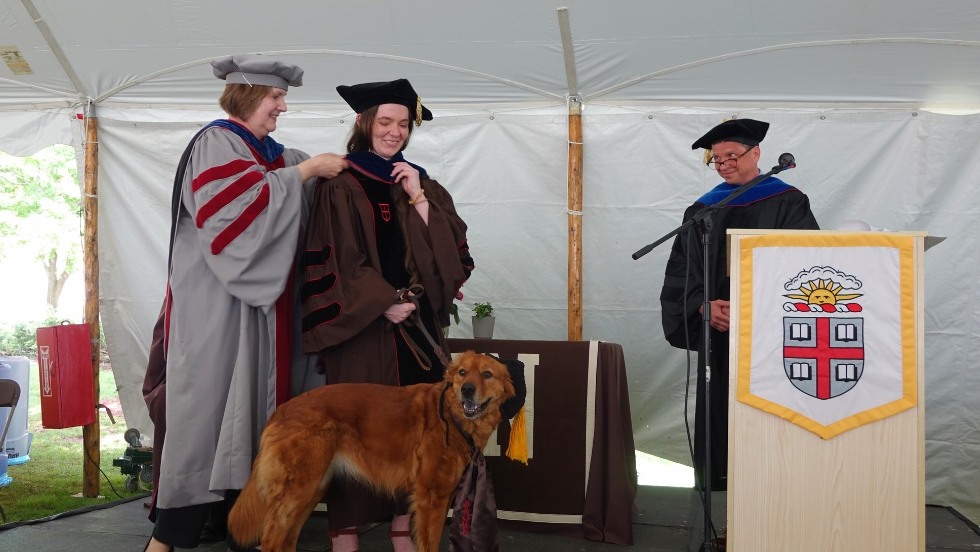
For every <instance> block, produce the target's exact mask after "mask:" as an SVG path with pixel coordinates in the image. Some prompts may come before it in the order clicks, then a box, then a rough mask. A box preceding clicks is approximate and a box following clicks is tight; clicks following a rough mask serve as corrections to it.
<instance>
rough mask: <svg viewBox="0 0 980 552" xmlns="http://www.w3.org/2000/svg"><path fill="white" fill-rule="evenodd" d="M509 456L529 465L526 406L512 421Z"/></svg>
mask: <svg viewBox="0 0 980 552" xmlns="http://www.w3.org/2000/svg"><path fill="white" fill-rule="evenodd" d="M507 458H510V459H511V460H516V461H518V462H521V463H523V464H524V465H525V466H526V465H527V424H526V422H525V421H524V408H523V407H522V408H521V410H520V411H519V412H518V413H517V415H516V416H514V419H513V420H512V421H511V423H510V442H509V443H507Z"/></svg>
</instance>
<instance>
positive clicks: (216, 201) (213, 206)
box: [194, 170, 264, 228]
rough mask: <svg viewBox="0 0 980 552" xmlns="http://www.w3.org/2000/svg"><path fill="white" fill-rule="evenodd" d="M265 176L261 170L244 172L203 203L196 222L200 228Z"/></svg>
mask: <svg viewBox="0 0 980 552" xmlns="http://www.w3.org/2000/svg"><path fill="white" fill-rule="evenodd" d="M202 174H203V173H202ZM263 176H264V175H263V174H262V173H261V172H260V171H257V170H256V171H250V172H247V173H245V174H243V175H242V177H241V178H239V179H238V180H236V181H234V182H232V183H231V184H229V185H228V186H225V189H223V190H221V191H220V192H218V193H217V194H215V196H214V197H212V198H211V199H210V200H208V202H207V203H205V204H204V205H201V208H200V209H198V210H197V217H195V219H194V223H195V224H196V225H197V227H198V228H201V227H202V226H204V221H206V220H208V219H209V218H211V217H212V216H214V214H215V213H217V212H218V211H220V210H221V209H223V208H225V207H226V206H227V205H229V204H230V203H232V202H233V201H235V200H237V199H238V198H239V197H241V196H242V194H244V193H245V192H247V191H249V190H250V189H251V188H252V186H254V185H255V184H256V183H257V182H260V181H261V180H262V178H263Z"/></svg>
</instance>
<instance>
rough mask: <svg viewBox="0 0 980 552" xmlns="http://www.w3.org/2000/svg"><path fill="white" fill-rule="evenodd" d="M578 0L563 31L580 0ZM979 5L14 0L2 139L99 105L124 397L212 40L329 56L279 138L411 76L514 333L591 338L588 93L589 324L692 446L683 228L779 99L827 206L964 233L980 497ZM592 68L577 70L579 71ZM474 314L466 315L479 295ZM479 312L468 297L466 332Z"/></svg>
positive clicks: (660, 435) (1, 98)
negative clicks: (688, 210)
mask: <svg viewBox="0 0 980 552" xmlns="http://www.w3.org/2000/svg"><path fill="white" fill-rule="evenodd" d="M562 7H567V12H566V13H567V15H568V20H569V21H570V25H569V31H570V33H569V34H568V35H567V36H566V38H565V39H564V40H563V37H562V32H561V30H560V28H559V8H562ZM978 46H980V5H977V4H976V3H975V2H973V1H971V0H949V1H945V2H941V3H923V2H915V1H911V0H894V1H889V2H885V1H883V0H857V1H854V0H848V1H844V0H830V1H827V2H803V1H800V0H788V1H782V2H766V1H762V0H748V1H746V2H742V3H736V4H732V3H725V2H717V1H709V2H700V3H696V4H684V3H677V2H664V1H650V2H589V1H582V0H573V1H569V2H561V3H558V2H551V1H526V0H525V1H515V0H502V1H499V2H492V3H486V2H473V1H471V0H462V1H460V0H456V1H448V0H415V1H411V2H404V1H403V2H393V1H388V2H380V1H375V2H350V1H346V2H344V1H338V0H332V1H319V2H307V1H300V2H287V3H279V4H271V3H269V2H256V1H254V0H245V1H240V2H234V3H228V2H201V1H195V2H190V1H180V0H178V1H171V2H165V3H164V2H155V3H154V2H124V1H118V0H116V1H112V0H89V1H86V2H63V1H58V0H33V1H32V0H0V59H2V60H3V61H4V62H5V64H2V65H0V150H3V151H5V152H7V153H10V154H14V155H28V154H31V153H34V152H35V151H37V150H39V149H41V148H43V147H45V146H47V145H50V144H53V143H71V144H74V145H75V146H76V147H78V148H81V147H82V145H83V135H84V132H81V128H82V125H81V117H83V116H85V115H90V116H91V115H94V116H97V117H98V123H99V133H100V134H99V155H100V166H99V174H98V176H99V209H100V218H99V221H100V222H99V226H100V227H99V262H100V266H101V276H100V295H101V297H100V300H101V315H102V322H103V324H104V327H105V331H106V336H107V340H108V345H109V347H110V355H111V357H112V362H113V369H114V370H115V372H116V379H117V384H118V385H119V387H120V392H121V397H122V400H123V408H124V411H125V414H126V419H127V422H128V423H129V424H130V425H133V426H135V427H138V428H139V429H140V430H141V431H142V432H143V433H144V434H149V433H150V428H149V427H148V426H149V422H148V419H147V417H146V413H145V408H144V407H143V404H142V398H141V397H140V393H139V388H140V384H141V379H142V369H143V366H144V363H145V359H146V351H147V347H148V342H149V333H150V329H151V326H152V323H153V321H154V319H155V316H156V314H157V311H158V309H159V305H160V299H161V296H162V293H163V289H164V281H165V278H166V274H165V264H166V236H167V230H168V227H169V194H170V187H171V184H172V179H173V171H174V168H175V166H176V163H177V159H178V157H179V155H180V152H181V151H182V149H183V147H184V145H185V144H186V141H187V140H188V138H189V137H190V136H191V135H192V134H193V132H194V131H195V129H197V128H199V126H200V125H201V124H203V123H204V122H206V121H209V120H211V119H214V118H216V117H219V116H221V113H220V111H218V109H217V105H216V100H217V97H218V95H219V94H220V91H221V86H222V82H221V81H218V80H216V79H215V78H214V77H213V76H212V75H211V68H210V66H209V62H210V60H211V59H213V58H215V57H218V56H222V55H227V54H230V53H240V52H259V53H265V54H270V55H277V56H279V57H282V58H285V59H287V60H289V61H291V62H295V63H297V64H299V65H301V66H302V67H303V68H304V69H305V70H306V75H305V78H304V86H302V87H300V88H293V89H291V90H290V91H289V96H288V98H287V101H288V105H289V107H290V109H291V111H290V113H288V114H287V115H285V116H283V118H281V119H280V123H279V130H278V131H277V133H276V139H277V140H279V141H280V142H283V143H285V144H286V145H289V146H292V147H299V148H301V149H304V150H306V151H308V152H310V153H316V152H320V151H340V150H341V149H342V147H343V141H344V137H345V136H346V133H347V130H348V128H349V126H350V123H351V117H350V116H351V113H350V110H349V109H348V108H347V106H346V105H344V104H343V103H342V102H341V100H340V98H339V96H338V95H337V94H336V92H335V87H336V86H337V85H339V84H353V83H357V82H366V81H377V80H389V79H392V78H398V77H406V78H408V79H410V80H411V81H412V83H413V84H414V86H415V88H416V89H417V90H418V91H419V93H420V94H421V96H422V98H423V101H424V102H425V103H426V105H427V106H428V107H429V108H430V109H432V111H433V112H434V113H435V116H436V120H435V121H433V122H432V123H431V124H429V123H427V124H426V125H423V126H422V127H421V128H420V129H419V131H418V132H417V133H416V134H415V135H414V136H413V139H412V145H411V147H410V148H409V149H408V151H407V155H408V157H409V158H410V159H412V160H413V161H416V162H418V163H419V164H421V165H423V166H425V167H426V168H427V169H428V170H429V172H430V173H432V174H433V175H434V176H435V177H436V178H437V179H439V180H440V181H441V182H442V183H443V184H445V185H446V186H447V187H449V189H450V190H451V191H452V192H453V195H454V197H455V198H456V200H457V204H458V206H459V209H460V212H461V214H462V215H463V217H464V218H465V219H466V221H467V222H468V223H469V224H470V227H471V234H470V240H471V247H472V249H473V253H474V257H475V259H476V262H477V266H478V268H477V270H476V272H475V273H474V276H473V278H472V279H471V280H470V281H469V282H467V284H466V286H465V287H464V293H465V294H466V300H464V304H463V312H464V314H465V313H466V312H467V310H468V307H469V306H471V305H472V304H473V302H475V301H484V300H492V301H493V304H494V307H495V310H496V313H497V315H498V318H499V320H498V322H497V332H496V335H497V337H501V338H522V339H564V338H565V336H566V306H567V301H566V285H567V270H566V264H567V259H566V252H567V250H566V246H567V233H566V219H567V213H566V208H567V203H566V181H567V179H566V158H567V151H568V144H567V127H566V114H567V108H566V99H567V98H568V96H569V94H570V93H571V94H573V95H576V96H577V99H578V100H580V101H581V102H582V105H584V113H583V142H584V150H585V159H584V178H583V180H584V207H583V213H584V219H583V223H584V278H583V288H584V309H583V310H584V337H585V338H586V339H602V340H607V341H613V342H617V343H620V344H622V345H623V347H624V350H625V353H626V359H627V369H628V372H629V385H630V391H631V397H630V398H631V406H632V411H633V423H634V431H635V437H636V442H637V446H638V447H639V448H640V449H641V450H643V451H645V452H649V453H652V454H656V455H659V456H663V457H667V458H670V459H673V460H676V461H680V462H685V463H688V464H689V463H690V461H689V458H688V455H687V442H686V439H685V438H684V424H683V394H684V383H685V382H684V379H685V372H684V370H685V359H684V355H683V352H681V351H678V350H676V349H672V348H670V347H669V346H668V345H667V344H666V342H665V341H664V339H663V335H662V331H661V328H660V312H659V301H658V296H659V290H660V285H661V282H662V275H663V268H664V264H665V262H666V257H667V248H666V247H665V246H663V247H661V248H658V249H656V250H654V251H653V252H652V253H651V254H649V255H647V256H645V257H643V258H642V259H641V260H639V261H633V260H632V259H631V258H630V254H631V253H632V252H633V251H635V250H637V249H638V248H640V247H642V246H643V245H645V244H647V243H649V242H651V241H653V240H654V239H656V238H658V237H659V236H661V235H663V234H665V233H667V232H669V231H670V230H672V229H673V228H674V227H675V226H676V225H677V224H678V223H679V222H680V216H681V213H682V212H683V209H684V208H685V207H686V206H687V205H688V204H689V203H691V202H692V201H693V200H694V199H695V198H697V197H698V196H700V195H701V193H703V192H704V191H705V190H707V189H708V188H710V187H711V186H713V185H714V184H715V183H717V181H718V177H717V175H716V174H715V173H714V172H713V171H710V170H707V168H706V167H704V165H703V164H702V163H701V162H700V154H699V153H698V152H693V151H691V149H690V143H691V142H693V140H694V139H695V138H696V137H697V136H699V135H700V134H701V133H702V132H703V131H704V130H706V129H707V128H709V127H711V126H713V125H714V124H717V123H718V122H720V121H721V120H723V119H724V118H728V117H731V116H733V115H738V116H741V117H754V118H759V119H763V120H766V121H769V122H770V123H772V128H771V131H770V134H769V136H768V137H767V139H766V141H765V142H764V143H763V145H762V149H763V163H764V167H768V166H771V165H772V164H775V160H776V158H777V157H778V155H779V154H780V153H781V152H782V151H791V152H793V153H794V154H795V156H796V158H797V161H798V163H799V168H798V169H795V170H794V171H791V172H787V173H784V174H783V175H782V176H783V177H784V179H785V180H787V181H788V182H790V183H792V184H795V185H797V186H798V187H800V188H802V189H803V190H804V191H805V192H807V193H808V194H809V195H810V198H811V201H812V204H813V208H814V211H815V213H816V215H817V218H818V220H819V221H820V222H821V225H822V226H823V227H824V228H834V227H835V226H836V225H838V224H839V223H841V222H842V221H845V220H849V219H862V220H865V221H867V222H869V223H871V224H872V225H874V226H877V227H883V228H888V229H890V230H926V231H928V232H930V233H931V234H936V235H942V236H948V237H949V239H948V240H947V241H946V242H944V243H943V244H942V245H941V246H939V247H936V248H934V249H932V250H930V251H929V253H928V254H927V255H926V269H927V270H926V369H927V374H926V378H927V383H926V385H927V392H926V411H927V443H926V456H927V466H926V470H927V500H928V501H929V502H930V503H938V504H944V505H951V506H954V507H956V508H958V509H960V510H961V511H963V512H964V513H967V515H969V516H970V517H971V518H972V519H974V520H978V519H980V486H978V485H977V484H976V482H977V481H980V416H978V415H977V414H978V408H977V406H976V405H977V401H976V399H975V397H974V395H975V393H974V392H971V391H973V390H976V389H978V388H980V372H978V371H977V370H976V369H973V368H970V367H971V366H976V365H977V364H978V362H977V360H978V356H980V355H978V353H977V350H976V348H974V345H975V344H976V343H977V342H978V338H980V300H978V299H980V297H978V294H977V291H976V283H977V277H976V263H975V261H968V259H971V258H972V256H973V254H974V252H975V251H977V250H978V248H980V247H978V246H980V243H978V242H980V237H978V236H980V217H978V216H977V215H978V211H980V202H978V201H977V200H976V199H974V198H975V197H976V182H977V181H978V180H980V157H978V156H977V155H976V153H975V151H976V148H975V144H977V143H980V115H966V114H961V115H952V114H949V113H952V112H953V111H954V110H956V111H957V112H960V113H966V112H980V71H977V69H976V68H977V67H980V47H978ZM571 68H574V69H573V70H570V69H571ZM464 318H465V317H464ZM452 332H453V334H454V335H460V336H463V335H468V333H469V327H468V323H467V322H466V321H465V320H464V322H463V324H462V326H460V327H456V328H454V329H453V330H452Z"/></svg>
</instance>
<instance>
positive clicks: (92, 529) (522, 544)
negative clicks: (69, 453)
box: [0, 486, 980, 552]
mask: <svg viewBox="0 0 980 552" xmlns="http://www.w3.org/2000/svg"><path fill="white" fill-rule="evenodd" d="M716 494H717V496H716V497H715V499H714V500H713V501H712V515H713V518H714V519H715V524H716V525H719V526H720V525H724V519H725V498H724V493H716ZM145 500H146V499H145V498H141V499H138V500H130V501H127V502H118V503H114V504H111V505H109V506H108V507H105V508H101V509H96V510H90V511H85V512H81V513H75V512H70V513H68V514H65V515H62V516H60V517H58V518H57V519H53V520H46V521H38V522H32V523H27V524H20V525H18V524H8V525H5V526H4V525H0V551H2V552H21V551H23V552H79V551H92V552H96V551H97V552H102V551H111V552H138V551H140V550H142V549H143V546H144V545H145V544H146V540H147V538H148V536H149V534H150V529H151V524H150V522H149V521H148V520H147V519H146V509H145V508H144V506H143V503H144V502H145ZM696 501H697V497H696V495H695V494H694V492H693V491H692V490H691V489H683V488H676V487H645V486H644V487H640V488H639V492H638V493H637V499H636V506H637V510H636V513H635V515H634V517H633V542H634V543H633V546H620V545H616V544H608V543H601V542H592V541H588V540H585V539H583V538H581V537H579V536H577V535H576V533H578V531H576V530H574V529H573V528H568V527H565V529H566V530H564V531H556V529H558V528H556V527H554V526H548V525H544V524H534V525H532V526H530V527H521V528H518V527H515V526H514V525H513V524H508V523H506V522H503V525H502V527H501V528H500V531H499V540H500V550H501V551H502V552H532V551H533V552H541V551H562V552H571V551H575V552H594V551H615V550H631V551H632V550H636V551H644V552H647V551H648V552H681V551H686V550H695V551H696V550H697V548H698V545H699V544H700V542H701V540H702V539H701V537H702V536H703V530H702V529H701V527H702V526H703V525H702V522H703V518H704V516H703V514H702V513H701V510H700V509H698V508H699V506H698V504H697V503H696ZM719 520H720V521H719ZM546 531H547V532H546ZM326 532H327V530H326V519H325V518H324V517H323V516H322V515H320V514H314V515H313V517H311V518H310V520H309V522H308V523H307V524H306V528H305V529H304V530H303V535H302V537H301V539H300V547H299V549H300V550H301V551H303V552H307V551H326V550H329V549H330V546H329V541H328V539H327V537H326ZM387 535H388V525H387V524H380V525H376V526H372V527H368V528H366V529H365V530H364V531H363V533H362V535H361V550H362V551H363V552H390V550H391V545H390V543H389V542H388V539H387ZM442 549H443V550H448V542H447V540H446V538H445V537H444V538H443V546H442ZM197 550H200V551H202V552H217V551H221V552H224V551H225V550H227V548H226V547H225V546H224V544H222V543H204V544H202V545H201V546H200V547H199V548H198V549H197ZM961 550H972V551H974V552H976V551H978V550H980V533H978V531H977V528H976V525H975V524H973V523H971V522H969V521H967V520H965V519H963V518H962V517H961V516H960V515H959V514H958V513H957V512H956V511H954V510H951V509H949V508H943V507H938V506H930V507H927V508H926V551H927V552H943V551H945V552H949V551H961ZM754 552H759V551H754ZM773 552H782V551H773Z"/></svg>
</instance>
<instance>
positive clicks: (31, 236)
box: [0, 146, 82, 310]
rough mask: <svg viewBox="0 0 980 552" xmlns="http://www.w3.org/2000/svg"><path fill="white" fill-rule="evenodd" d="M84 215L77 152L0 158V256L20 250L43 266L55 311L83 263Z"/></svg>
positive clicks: (66, 148) (60, 149)
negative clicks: (80, 261)
mask: <svg viewBox="0 0 980 552" xmlns="http://www.w3.org/2000/svg"><path fill="white" fill-rule="evenodd" d="M81 215H82V199H81V191H80V189H79V185H78V170H77V168H76V161H75V150H74V149H73V148H71V147H69V146H52V147H50V148H47V149H45V150H42V151H39V152H38V153H36V154H34V155H32V156H30V157H24V158H17V157H11V156H9V155H6V154H2V153H0V257H3V256H5V255H6V254H8V253H9V251H10V250H12V249H14V248H18V249H22V250H24V251H25V252H26V253H28V254H30V255H31V256H32V257H33V258H34V259H35V260H37V261H38V262H39V263H41V265H42V266H43V267H44V269H45V271H46V272H47V275H48V296H47V297H46V298H45V299H46V302H47V304H48V306H49V307H50V308H51V309H52V310H57V306H58V298H59V296H60V294H61V290H62V288H63V286H64V283H65V280H66V279H67V278H68V276H70V275H71V274H72V273H73V272H74V271H75V268H76V265H77V264H78V262H79V259H80V258H81V251H82V220H81Z"/></svg>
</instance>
